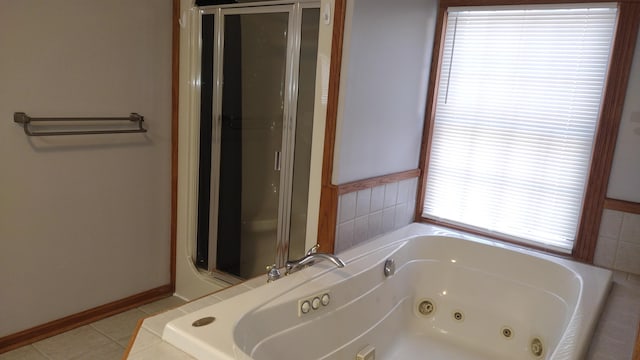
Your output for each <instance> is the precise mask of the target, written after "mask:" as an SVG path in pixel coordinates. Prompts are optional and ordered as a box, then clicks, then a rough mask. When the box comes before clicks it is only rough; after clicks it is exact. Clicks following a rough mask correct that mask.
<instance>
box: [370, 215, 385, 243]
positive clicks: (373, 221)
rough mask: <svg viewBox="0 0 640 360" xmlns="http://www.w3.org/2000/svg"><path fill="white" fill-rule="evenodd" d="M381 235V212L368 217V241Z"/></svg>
mask: <svg viewBox="0 0 640 360" xmlns="http://www.w3.org/2000/svg"><path fill="white" fill-rule="evenodd" d="M380 234H382V211H378V212H375V213H373V214H370V215H369V239H371V238H373V237H376V236H378V235H380Z"/></svg>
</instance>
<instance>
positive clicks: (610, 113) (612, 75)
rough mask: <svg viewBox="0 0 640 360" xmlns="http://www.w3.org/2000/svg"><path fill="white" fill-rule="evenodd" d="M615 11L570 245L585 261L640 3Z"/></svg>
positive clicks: (592, 246) (591, 248)
mask: <svg viewBox="0 0 640 360" xmlns="http://www.w3.org/2000/svg"><path fill="white" fill-rule="evenodd" d="M618 11H619V13H618V22H617V24H616V33H615V38H614V42H613V47H612V50H611V62H610V64H609V70H608V72H607V80H606V84H605V88H604V93H603V96H602V106H601V110H600V121H599V124H598V129H597V131H596V136H595V141H594V144H593V149H594V150H593V153H592V155H591V170H590V172H589V179H588V181H587V187H586V191H585V198H584V203H583V207H582V217H581V220H580V225H579V228H578V233H577V237H576V244H575V246H574V249H573V256H574V258H575V259H576V260H580V261H584V262H587V263H592V262H593V256H594V254H595V250H596V243H597V241H598V231H599V230H600V220H601V218H602V210H603V207H604V199H605V198H606V196H607V186H608V184H609V176H610V174H611V164H612V162H613V153H614V151H615V147H616V140H617V137H618V130H619V128H620V118H621V117H622V109H623V106H624V100H625V96H626V93H627V84H628V81H629V73H630V71H631V63H632V62H633V52H634V48H635V44H636V38H637V35H638V25H639V24H640V3H621V4H619V7H618Z"/></svg>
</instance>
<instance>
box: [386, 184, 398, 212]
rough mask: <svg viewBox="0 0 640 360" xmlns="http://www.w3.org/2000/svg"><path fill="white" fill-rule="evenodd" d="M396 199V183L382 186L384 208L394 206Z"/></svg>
mask: <svg viewBox="0 0 640 360" xmlns="http://www.w3.org/2000/svg"><path fill="white" fill-rule="evenodd" d="M397 199H398V183H397V182H394V183H391V184H387V185H385V186H384V208H385V209H386V208H388V207H391V206H395V205H396V200H397Z"/></svg>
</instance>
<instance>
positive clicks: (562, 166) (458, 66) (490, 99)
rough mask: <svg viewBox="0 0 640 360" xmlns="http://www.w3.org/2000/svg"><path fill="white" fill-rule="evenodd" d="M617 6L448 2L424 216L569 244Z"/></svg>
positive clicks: (549, 244) (555, 245) (565, 247)
mask: <svg viewBox="0 0 640 360" xmlns="http://www.w3.org/2000/svg"><path fill="white" fill-rule="evenodd" d="M616 16H617V7H616V4H593V5H589V4H577V5H566V6H554V5H551V6H544V7H540V6H530V7H526V8H525V7H522V6H509V7H504V6H502V7H495V8H491V7H483V8H479V7H475V8H467V9H462V8H449V11H448V19H447V27H446V30H445V38H444V42H443V44H442V49H443V50H442V58H441V68H440V79H439V84H438V91H437V95H436V96H437V98H436V100H435V101H436V104H435V116H434V119H433V123H432V132H431V140H430V151H429V164H428V169H427V177H426V191H425V201H424V207H423V214H422V216H423V217H424V218H428V219H433V220H437V221H440V222H444V223H449V224H453V225H458V226H463V227H466V228H471V229H475V230H479V231H482V232H485V233H492V234H496V235H499V236H501V237H506V238H510V239H513V240H515V241H519V242H525V243H531V244H535V245H538V246H540V245H542V246H544V247H546V248H549V249H552V250H555V251H560V252H565V253H568V252H571V250H572V248H573V243H574V241H575V238H576V232H577V228H578V224H579V221H580V215H581V209H582V202H583V196H584V192H585V187H586V180H587V177H588V172H589V165H590V164H589V161H590V159H591V152H592V147H593V141H594V135H595V131H596V127H597V123H598V118H599V112H600V104H601V100H602V93H603V87H604V83H605V78H606V73H607V68H608V63H609V57H610V52H611V43H612V38H613V33H614V31H615V23H616Z"/></svg>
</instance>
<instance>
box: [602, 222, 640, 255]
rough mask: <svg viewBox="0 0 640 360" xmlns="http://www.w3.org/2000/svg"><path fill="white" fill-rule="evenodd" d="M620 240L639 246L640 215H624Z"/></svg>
mask: <svg viewBox="0 0 640 360" xmlns="http://www.w3.org/2000/svg"><path fill="white" fill-rule="evenodd" d="M601 226H602V225H601ZM620 240H621V241H625V242H628V243H634V244H638V245H640V215H638V214H630V213H624V217H623V220H622V230H621V231H620ZM639 261H640V259H639Z"/></svg>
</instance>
